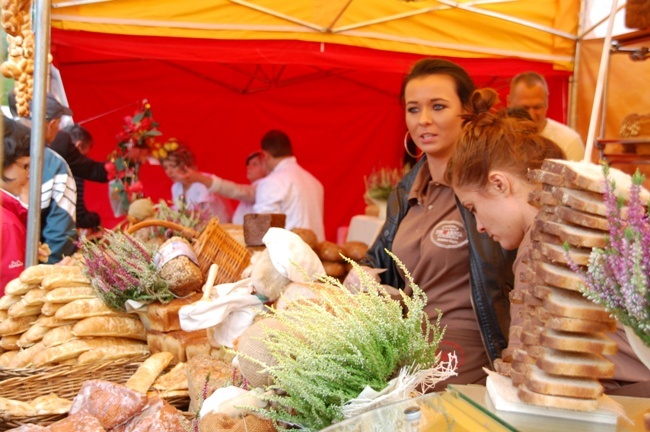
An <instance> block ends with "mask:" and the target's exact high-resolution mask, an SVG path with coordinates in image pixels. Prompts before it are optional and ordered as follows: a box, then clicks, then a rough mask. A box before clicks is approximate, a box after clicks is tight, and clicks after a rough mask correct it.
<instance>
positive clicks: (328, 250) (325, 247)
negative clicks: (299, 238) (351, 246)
mask: <svg viewBox="0 0 650 432" xmlns="http://www.w3.org/2000/svg"><path fill="white" fill-rule="evenodd" d="M314 250H315V251H316V254H317V255H318V258H320V259H321V261H343V258H342V257H341V254H343V253H344V251H343V249H342V248H341V247H340V246H339V245H337V244H336V243H332V242H330V241H324V242H321V243H319V244H318V245H317V246H316V248H315V249H314Z"/></svg>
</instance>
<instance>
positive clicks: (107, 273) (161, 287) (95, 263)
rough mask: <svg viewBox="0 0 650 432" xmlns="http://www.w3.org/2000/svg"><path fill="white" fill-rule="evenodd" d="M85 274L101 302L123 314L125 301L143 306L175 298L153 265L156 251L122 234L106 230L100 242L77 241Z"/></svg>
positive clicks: (166, 301) (84, 239) (83, 239)
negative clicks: (142, 304)
mask: <svg viewBox="0 0 650 432" xmlns="http://www.w3.org/2000/svg"><path fill="white" fill-rule="evenodd" d="M79 243H80V244H79V247H80V252H81V254H82V255H83V257H84V259H85V261H86V267H85V273H86V275H87V276H88V278H89V279H90V280H91V281H92V285H93V288H95V291H96V292H97V294H98V295H99V297H100V298H101V299H102V300H103V301H104V303H105V304H106V305H107V306H108V307H110V308H112V309H115V310H118V311H125V307H124V303H125V302H126V301H127V300H138V301H141V302H144V303H150V302H152V301H156V300H159V301H161V302H163V303H168V302H170V301H172V300H173V299H174V295H173V294H172V293H171V291H169V286H168V285H167V282H166V281H165V280H163V279H162V278H161V277H160V275H159V274H158V271H157V270H156V266H155V265H154V263H153V257H154V254H155V250H153V249H152V248H151V247H150V246H148V245H146V244H144V243H141V242H140V241H138V240H137V239H136V238H134V237H133V236H130V235H128V234H125V233H123V232H122V231H107V232H106V235H105V236H104V238H103V239H102V241H101V242H100V243H94V242H92V241H90V240H88V239H86V238H85V237H84V238H82V239H81V240H80V242H79Z"/></svg>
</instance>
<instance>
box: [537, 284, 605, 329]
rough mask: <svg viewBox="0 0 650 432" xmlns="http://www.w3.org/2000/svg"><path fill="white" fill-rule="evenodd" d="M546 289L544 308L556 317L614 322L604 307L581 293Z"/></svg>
mask: <svg viewBox="0 0 650 432" xmlns="http://www.w3.org/2000/svg"><path fill="white" fill-rule="evenodd" d="M546 288H547V291H546V293H545V294H546V295H545V296H543V300H542V302H543V307H544V309H546V310H547V311H549V312H550V313H551V314H553V315H555V316H561V317H568V318H579V319H585V320H590V321H605V322H610V321H614V319H613V318H612V317H611V315H610V313H609V312H607V311H606V310H605V308H604V307H603V306H601V305H599V304H597V303H594V302H592V301H591V300H589V299H588V298H585V297H583V296H582V294H580V293H579V292H575V291H569V290H565V289H558V288H553V287H546ZM540 291H541V290H540Z"/></svg>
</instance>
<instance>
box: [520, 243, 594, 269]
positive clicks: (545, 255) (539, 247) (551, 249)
mask: <svg viewBox="0 0 650 432" xmlns="http://www.w3.org/2000/svg"><path fill="white" fill-rule="evenodd" d="M530 252H531V254H530V257H531V258H532V259H533V260H537V261H548V262H551V263H560V264H568V260H567V257H566V252H567V251H565V250H564V247H563V246H562V245H560V244H555V243H547V242H545V241H534V242H532V243H531V251H530ZM568 253H569V257H570V258H571V260H572V261H573V262H574V263H576V264H578V265H582V266H586V265H588V264H589V255H591V249H586V248H576V247H570V248H569V251H568Z"/></svg>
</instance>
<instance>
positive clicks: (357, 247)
mask: <svg viewBox="0 0 650 432" xmlns="http://www.w3.org/2000/svg"><path fill="white" fill-rule="evenodd" d="M341 248H342V249H343V255H345V256H346V257H348V258H350V259H352V260H354V261H357V262H358V261H361V260H362V259H364V258H365V257H366V253H367V252H368V245H367V244H365V243H363V242H360V241H349V242H345V243H343V245H341Z"/></svg>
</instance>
